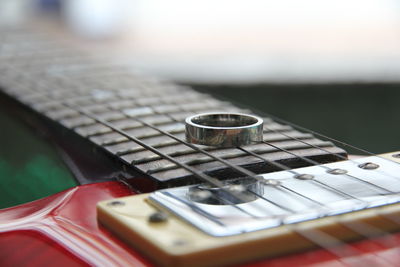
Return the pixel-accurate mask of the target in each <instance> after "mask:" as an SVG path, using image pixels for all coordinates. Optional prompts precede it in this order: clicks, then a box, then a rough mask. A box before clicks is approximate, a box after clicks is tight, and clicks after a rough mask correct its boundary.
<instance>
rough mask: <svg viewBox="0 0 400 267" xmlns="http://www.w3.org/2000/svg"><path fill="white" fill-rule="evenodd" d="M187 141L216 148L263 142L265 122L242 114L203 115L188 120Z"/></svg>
mask: <svg viewBox="0 0 400 267" xmlns="http://www.w3.org/2000/svg"><path fill="white" fill-rule="evenodd" d="M185 122H186V123H185V124H186V125H185V126H186V140H187V141H188V142H190V143H193V144H199V145H206V146H215V147H238V146H244V145H249V144H253V143H258V142H261V141H262V140H263V120H262V119H261V118H259V117H257V116H253V115H248V114H240V113H226V112H220V113H203V114H198V115H194V116H191V117H188V118H186V121H185Z"/></svg>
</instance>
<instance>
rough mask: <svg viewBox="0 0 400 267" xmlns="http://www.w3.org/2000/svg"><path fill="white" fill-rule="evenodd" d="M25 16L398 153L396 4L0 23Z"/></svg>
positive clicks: (20, 12) (173, 9) (53, 6)
mask: <svg viewBox="0 0 400 267" xmlns="http://www.w3.org/2000/svg"><path fill="white" fill-rule="evenodd" d="M32 18H35V19H36V20H46V21H50V22H51V23H50V24H52V27H53V28H54V29H56V30H57V31H59V32H62V33H63V35H64V36H68V38H73V39H76V41H77V42H79V43H80V44H81V45H82V47H86V48H88V50H90V51H91V52H92V53H97V54H99V55H102V56H103V57H108V58H109V60H111V61H114V62H118V63H122V64H128V65H131V66H133V67H135V68H136V69H138V70H140V71H142V72H144V73H147V74H150V75H153V76H156V77H161V78H165V79H168V80H173V81H176V82H178V83H183V84H189V85H191V86H194V87H195V88H196V89H198V90H201V91H205V92H210V93H212V94H214V95H218V96H220V97H222V98H227V99H230V100H232V101H235V102H238V103H240V104H244V105H247V106H249V107H253V108H256V109H259V110H261V111H264V112H268V113H271V114H274V115H277V116H279V117H282V118H283V119H286V120H289V121H291V122H294V123H297V124H300V125H302V126H305V127H307V128H311V129H313V130H315V131H318V132H321V133H323V134H326V135H328V136H331V137H334V138H337V139H339V140H342V141H345V142H348V143H351V144H354V145H356V146H360V147H363V148H365V149H368V150H371V151H373V152H387V151H393V150H398V149H399V147H400V146H399V144H400V143H399V141H398V136H399V134H398V133H399V129H400V126H399V124H398V115H400V112H399V110H398V108H397V106H398V105H397V101H398V100H399V99H400V90H399V86H398V83H399V81H400V49H399V48H400V1H398V0H335V1H320V0H302V1H298V0H279V1H277V0H247V1H244V0H229V1H228V0H213V1H211V0H203V1H194V0H169V1H165V0H164V1H163V0H64V1H62V0H2V1H1V2H0V23H1V24H18V23H23V22H24V21H26V20H28V19H29V20H30V19H32ZM104 51H106V53H105V52H104Z"/></svg>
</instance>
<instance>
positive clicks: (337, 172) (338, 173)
mask: <svg viewBox="0 0 400 267" xmlns="http://www.w3.org/2000/svg"><path fill="white" fill-rule="evenodd" d="M326 172H327V173H330V174H335V175H341V174H346V173H347V171H346V170H343V169H330V170H328V171H326Z"/></svg>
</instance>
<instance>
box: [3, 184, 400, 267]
mask: <svg viewBox="0 0 400 267" xmlns="http://www.w3.org/2000/svg"><path fill="white" fill-rule="evenodd" d="M131 194H135V192H131V191H130V189H129V188H128V187H126V186H125V185H123V184H121V183H119V182H104V183H97V184H90V185H83V186H78V187H74V188H71V189H69V190H66V191H64V192H61V193H59V194H56V195H53V196H50V197H47V198H44V199H40V200H37V201H34V202H30V203H27V204H24V205H20V206H16V207H13V208H8V209H3V210H1V211H0V265H1V266H57V267H62V266H86V265H91V266H152V263H151V262H150V261H149V260H147V259H146V258H144V257H143V256H142V255H140V253H139V252H137V251H135V250H134V249H132V248H130V247H128V246H127V245H125V244H124V243H123V242H121V241H120V240H118V239H117V238H116V237H115V236H113V235H112V234H111V233H110V232H108V231H107V230H106V229H105V228H103V227H102V226H101V225H99V223H98V221H97V219H96V204H97V202H99V201H101V200H106V199H112V198H116V197H122V196H127V195H131ZM390 240H391V242H390V244H387V242H384V239H380V240H364V241H360V242H357V243H353V244H351V245H348V246H351V247H352V248H353V249H356V251H357V252H359V253H358V255H357V256H354V257H351V258H350V261H353V260H354V263H360V262H362V260H363V259H364V260H365V259H368V263H370V264H371V263H374V264H375V266H390V265H392V266H400V234H396V235H391V238H390ZM346 262H347V263H348V262H349V259H347V261H346ZM306 265H314V266H316V265H317V266H340V265H343V262H342V261H341V259H340V258H338V257H336V256H334V255H333V254H331V253H330V252H329V251H326V250H323V249H320V250H314V251H309V252H304V253H299V254H295V255H290V256H286V257H280V258H275V259H265V260H264V261H258V262H252V263H249V264H247V265H246V266H254V267H255V266H306Z"/></svg>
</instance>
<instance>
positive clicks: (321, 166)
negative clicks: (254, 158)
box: [262, 141, 395, 194]
mask: <svg viewBox="0 0 400 267" xmlns="http://www.w3.org/2000/svg"><path fill="white" fill-rule="evenodd" d="M262 142H263V143H264V144H267V145H269V146H272V147H274V148H277V149H280V150H282V151H284V152H286V153H289V154H291V155H293V156H296V157H298V158H300V159H302V160H304V161H306V162H308V163H311V164H313V166H318V167H320V168H323V169H326V170H330V171H331V170H333V169H332V168H329V167H327V166H325V165H320V164H319V162H317V161H315V160H312V159H309V158H306V157H303V156H301V155H297V154H295V153H293V152H291V151H288V150H287V149H284V148H280V147H278V146H275V145H272V144H270V143H268V142H265V141H262ZM341 175H343V176H347V177H349V178H352V179H355V180H357V181H360V182H362V183H365V184H367V185H370V186H372V187H376V188H378V189H380V190H383V191H385V192H387V193H390V194H394V193H395V192H393V191H391V190H388V189H386V188H383V187H381V186H379V185H376V184H373V183H371V182H368V181H365V180H363V179H361V178H358V177H356V176H353V175H350V174H348V173H344V174H341Z"/></svg>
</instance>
